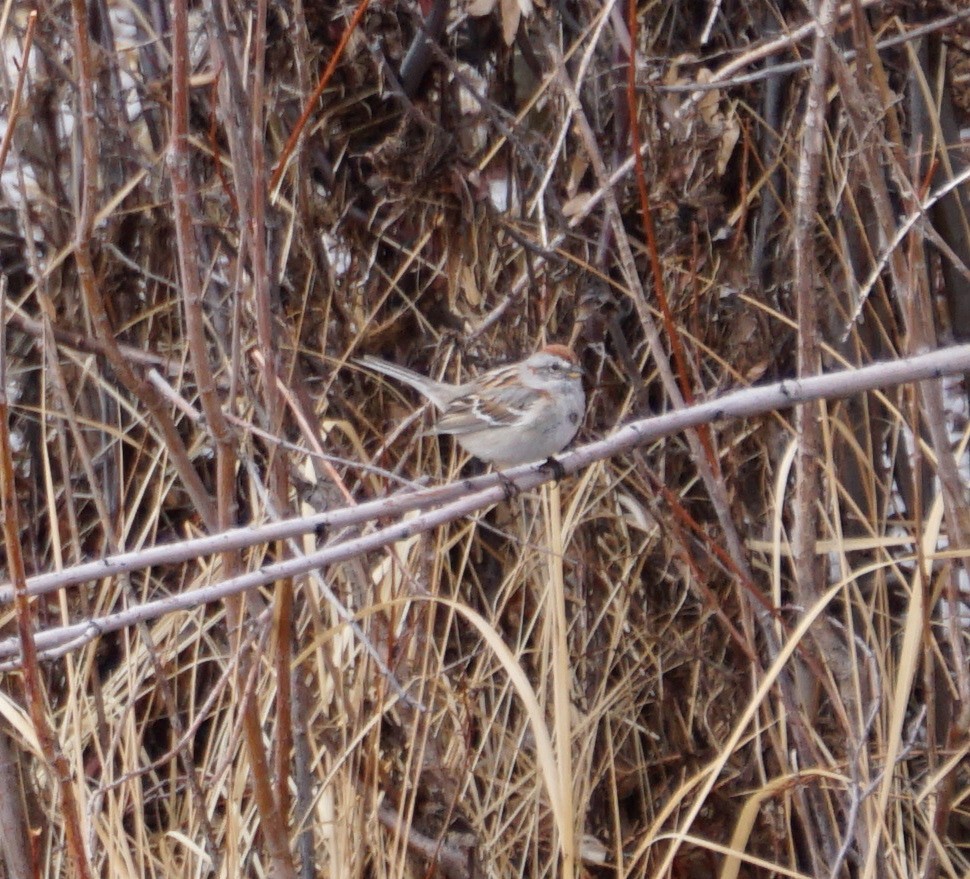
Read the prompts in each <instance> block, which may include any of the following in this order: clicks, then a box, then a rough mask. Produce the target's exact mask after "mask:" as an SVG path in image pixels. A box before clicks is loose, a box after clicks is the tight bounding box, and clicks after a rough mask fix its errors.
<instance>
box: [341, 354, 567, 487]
mask: <svg viewBox="0 0 970 879" xmlns="http://www.w3.org/2000/svg"><path fill="white" fill-rule="evenodd" d="M357 362H358V363H360V364H361V365H362V366H365V367H367V368H368V369H370V370H372V371H373V372H378V373H381V374H382V375H386V376H390V377H391V378H394V379H397V380H398V381H400V382H403V383H404V384H406V385H410V386H411V387H412V388H414V389H415V390H416V391H417V392H418V393H420V394H421V395H422V396H424V397H426V398H427V399H428V400H430V401H431V402H432V403H433V404H434V406H435V408H436V409H437V410H438V412H439V413H440V414H439V417H438V420H437V423H436V425H435V428H434V430H433V431H431V432H432V433H435V434H451V435H452V436H453V437H455V439H456V440H457V441H458V443H459V444H460V445H461V447H462V448H463V449H465V451H467V452H468V453H469V454H471V455H474V456H475V457H476V458H479V459H480V460H482V461H484V462H485V463H487V464H491V465H493V466H494V467H497V468H498V469H504V468H506V467H514V466H516V465H518V464H527V463H531V462H533V461H544V460H546V459H548V458H551V456H552V455H555V454H556V453H557V452H561V451H562V450H563V449H564V448H565V447H566V446H567V445H569V443H570V442H571V440H572V438H573V437H574V436H575V435H576V432H577V431H578V430H579V426H580V424H581V422H582V420H583V415H584V414H585V411H586V393H585V391H584V390H583V370H582V368H581V367H580V365H579V360H578V358H577V357H576V355H575V354H574V353H573V352H572V351H571V350H570V349H569V348H567V347H566V346H565V345H546V346H545V347H544V348H542V349H540V350H539V351H537V352H536V353H535V354H533V355H531V356H530V357H527V358H525V360H520V361H518V362H516V363H510V364H507V365H505V366H499V367H496V368H495V369H491V370H488V371H487V372H483V373H482V374H481V375H479V376H477V377H476V378H473V379H472V380H471V381H468V382H465V383H464V384H458V385H454V384H449V383H448V382H440V381H436V380H435V379H433V378H428V376H426V375H422V374H421V373H419V372H414V371H413V370H410V369H406V368H405V367H403V366H398V365H397V364H395V363H389V362H388V361H386V360H380V359H379V358H377V357H362V358H361V359H360V360H358V361H357Z"/></svg>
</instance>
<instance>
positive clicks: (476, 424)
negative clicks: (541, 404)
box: [435, 387, 537, 435]
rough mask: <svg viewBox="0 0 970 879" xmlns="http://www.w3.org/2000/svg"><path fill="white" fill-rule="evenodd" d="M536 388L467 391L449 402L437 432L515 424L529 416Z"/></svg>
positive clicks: (467, 430) (458, 432)
mask: <svg viewBox="0 0 970 879" xmlns="http://www.w3.org/2000/svg"><path fill="white" fill-rule="evenodd" d="M536 393H537V391H536V390H535V389H534V388H523V387H518V388H509V387H502V388H489V387H486V388H483V389H482V390H481V391H480V392H479V393H469V394H464V395H463V396H461V397H457V398H456V399H454V400H452V401H451V403H449V404H448V406H447V408H446V409H445V411H444V413H443V414H442V415H441V417H440V418H439V419H438V423H437V424H436V425H435V432H436V433H450V434H453V435H458V434H463V433H475V432H476V431H479V430H488V429H490V428H495V427H511V426H512V425H514V424H518V423H520V422H521V421H523V420H524V419H525V418H526V417H528V414H529V412H530V411H531V410H532V407H533V406H534V404H535V395H536Z"/></svg>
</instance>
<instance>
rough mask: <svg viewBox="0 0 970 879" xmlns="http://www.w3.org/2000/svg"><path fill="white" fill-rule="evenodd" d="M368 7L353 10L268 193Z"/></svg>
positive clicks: (365, 0)
mask: <svg viewBox="0 0 970 879" xmlns="http://www.w3.org/2000/svg"><path fill="white" fill-rule="evenodd" d="M369 5H370V0H360V4H359V5H358V6H357V8H356V9H355V10H354V15H353V18H351V19H350V24H348V25H347V29H346V30H345V31H344V32H343V35H342V36H341V37H340V42H339V43H337V48H336V49H334V50H333V55H332V56H331V57H330V61H329V62H328V63H327V67H326V69H325V70H324V71H323V75H322V76H321V77H320V81H319V82H318V83H317V87H316V88H315V89H314V90H313V94H312V95H310V97H309V99H308V100H307V102H306V105H305V106H304V108H303V112H302V113H301V114H300V118H299V120H298V121H297V123H296V125H295V126H294V127H293V131H291V132H290V136H289V139H288V140H287V141H286V146H285V147H283V152H282V153H280V159H279V161H278V162H277V163H276V168H275V169H274V170H273V176H272V177H271V178H270V181H269V191H270V192H273V191H274V190H275V189H276V187H277V185H278V184H279V182H280V178H281V177H282V176H283V171H284V170H285V169H286V163H287V162H288V161H289V160H290V156H291V155H292V154H293V150H295V149H296V144H297V141H298V140H299V139H300V135H301V134H303V129H304V128H306V124H307V122H308V121H309V119H310V114H311V113H312V112H313V109H314V108H315V107H316V105H317V101H319V100H320V95H322V94H323V90H324V89H325V88H326V87H327V83H329V82H330V78H331V77H332V76H333V72H334V71H335V70H336V69H337V63H338V62H339V61H340V59H341V57H343V54H344V49H346V48H347V43H348V42H349V40H350V35H351V34H352V33H353V32H354V31H355V30H356V29H357V25H359V24H360V21H361V19H362V18H363V17H364V13H365V12H366V11H367V7H368V6H369Z"/></svg>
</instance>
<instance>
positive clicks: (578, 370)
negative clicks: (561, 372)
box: [567, 366, 586, 378]
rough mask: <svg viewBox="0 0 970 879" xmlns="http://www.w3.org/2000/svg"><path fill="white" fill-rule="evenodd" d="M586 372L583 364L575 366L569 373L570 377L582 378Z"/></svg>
mask: <svg viewBox="0 0 970 879" xmlns="http://www.w3.org/2000/svg"><path fill="white" fill-rule="evenodd" d="M585 374H586V373H585V372H583V368H582V367H581V366H574V367H572V368H571V369H570V370H569V372H568V373H567V375H568V376H569V377H570V378H582V377H583V376H584V375H585Z"/></svg>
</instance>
